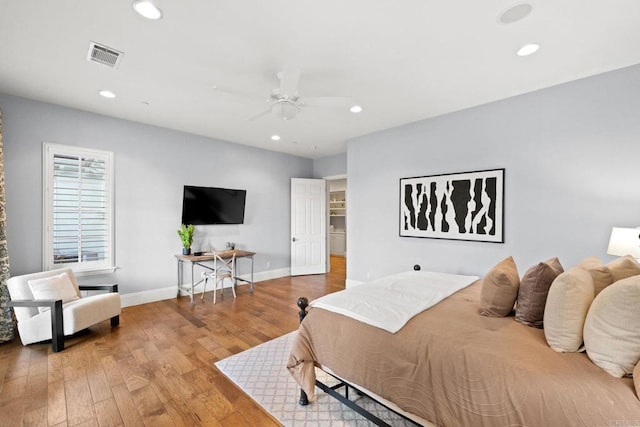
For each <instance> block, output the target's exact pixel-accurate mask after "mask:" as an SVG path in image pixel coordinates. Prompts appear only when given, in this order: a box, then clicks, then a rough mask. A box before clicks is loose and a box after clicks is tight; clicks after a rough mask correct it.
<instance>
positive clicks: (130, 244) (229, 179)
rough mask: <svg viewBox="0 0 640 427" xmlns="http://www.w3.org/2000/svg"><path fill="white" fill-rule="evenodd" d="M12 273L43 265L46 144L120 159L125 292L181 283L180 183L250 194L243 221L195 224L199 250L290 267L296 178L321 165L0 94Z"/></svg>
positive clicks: (119, 256) (119, 243) (118, 235)
mask: <svg viewBox="0 0 640 427" xmlns="http://www.w3.org/2000/svg"><path fill="white" fill-rule="evenodd" d="M0 109H2V112H3V142H4V156H5V157H4V161H5V177H6V201H7V235H8V245H9V257H10V262H11V274H12V275H16V274H22V273H27V272H34V271H39V270H41V268H42V143H43V142H44V141H46V142H55V143H60V144H66V145H76V146H82V147H89V148H98V149H103V150H110V151H113V152H114V154H115V156H114V157H115V159H114V162H115V210H116V217H115V249H116V250H115V253H116V264H117V265H118V267H119V270H118V271H117V272H116V273H115V274H114V275H112V276H111V277H109V279H110V280H116V281H117V282H118V283H119V285H120V290H121V292H122V293H124V294H126V293H130V292H138V291H144V290H151V289H158V288H164V287H169V286H174V285H175V280H176V279H175V278H176V261H175V258H174V254H176V253H179V252H180V251H181V248H182V246H181V243H180V239H179V238H178V235H177V234H176V230H177V228H178V227H179V225H180V215H181V210H182V187H183V185H185V184H188V185H201V186H212V187H227V188H239V189H246V190H247V204H246V211H245V224H243V225H227V226H213V225H211V226H197V227H196V235H195V239H194V245H193V249H194V250H198V249H200V248H202V249H209V248H210V247H213V248H216V249H221V248H224V245H225V242H226V241H234V242H236V243H237V247H238V248H246V249H249V250H253V251H255V252H257V255H256V257H255V271H256V272H266V271H273V270H279V269H287V268H289V264H290V259H289V258H290V246H289V237H288V236H289V233H290V229H289V222H290V207H289V205H290V203H289V200H290V178H291V177H300V178H310V177H311V176H312V174H313V162H312V161H311V160H310V159H304V158H300V157H294V156H289V155H284V154H280V153H275V152H271V151H265V150H260V149H256V148H252V147H247V146H243V145H238V144H233V143H229V142H225V141H220V140H214V139H209V138H205V137H201V136H196V135H191V134H186V133H181V132H177V131H172V130H168V129H163V128H159V127H154V126H147V125H143V124H139V123H133V122H129V121H125V120H120V119H114V118H111V117H106V116H101V115H97V114H91V113H87V112H82V111H78V110H72V109H69V108H65V107H61V106H56V105H51V104H45V103H41V102H36V101H32V100H27V99H23V98H16V97H12V96H8V95H2V94H0Z"/></svg>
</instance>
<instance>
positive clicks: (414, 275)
mask: <svg viewBox="0 0 640 427" xmlns="http://www.w3.org/2000/svg"><path fill="white" fill-rule="evenodd" d="M477 279H478V277H477V276H461V275H457V274H446V273H434V272H429V271H410V272H405V273H398V274H394V275H391V276H387V277H383V278H380V279H377V280H374V281H372V282H369V283H365V284H363V285H359V286H355V287H353V288H349V289H345V290H344V291H340V292H336V293H333V294H329V295H326V296H324V297H322V298H318V299H317V300H314V301H312V302H311V304H309V305H310V306H312V307H317V308H322V309H325V310H329V311H333V312H335V313H339V314H342V315H344V316H348V317H351V318H353V319H356V320H359V321H361V322H364V323H367V324H369V325H371V326H375V327H377V328H381V329H384V330H386V331H389V332H391V333H396V332H397V331H399V330H400V329H401V328H402V327H403V326H404V325H405V324H406V323H407V322H408V321H409V320H411V318H412V317H413V316H415V315H416V314H418V313H421V312H423V311H424V310H426V309H428V308H429V307H432V306H434V305H436V304H437V303H439V302H440V301H442V300H443V299H445V298H446V297H448V296H449V295H451V294H453V293H455V292H457V291H459V290H460V289H463V288H466V287H467V286H469V285H470V284H471V283H473V282H475V281H476V280H477Z"/></svg>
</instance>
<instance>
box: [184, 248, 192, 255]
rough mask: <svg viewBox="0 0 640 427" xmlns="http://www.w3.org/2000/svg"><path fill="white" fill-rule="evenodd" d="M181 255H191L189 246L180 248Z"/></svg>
mask: <svg viewBox="0 0 640 427" xmlns="http://www.w3.org/2000/svg"><path fill="white" fill-rule="evenodd" d="M182 255H191V248H182Z"/></svg>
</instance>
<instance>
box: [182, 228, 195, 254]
mask: <svg viewBox="0 0 640 427" xmlns="http://www.w3.org/2000/svg"><path fill="white" fill-rule="evenodd" d="M178 236H180V240H182V255H189V254H190V253H191V244H192V243H193V224H189V225H184V224H182V225H181V226H180V228H179V229H178Z"/></svg>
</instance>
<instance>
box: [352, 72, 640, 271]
mask: <svg viewBox="0 0 640 427" xmlns="http://www.w3.org/2000/svg"><path fill="white" fill-rule="evenodd" d="M347 154H348V184H347V186H348V187H347V189H348V194H349V204H348V208H347V230H348V231H349V235H348V238H349V250H348V257H347V276H348V279H349V280H351V281H365V280H367V279H368V277H371V278H376V277H379V276H381V275H384V274H389V273H394V272H398V271H404V270H407V269H410V268H411V266H412V265H413V264H415V263H420V264H421V265H422V266H423V269H428V270H434V271H444V272H452V273H469V274H477V275H483V274H484V273H485V272H486V271H487V270H488V269H489V268H490V267H491V266H492V265H494V264H496V263H497V262H498V261H500V260H501V259H502V258H504V257H506V256H508V255H513V256H514V258H515V260H516V263H517V265H518V268H519V270H520V273H521V274H522V273H524V271H526V269H527V268H528V267H529V266H531V265H532V264H534V263H536V262H538V261H541V260H543V259H547V258H550V257H553V256H558V257H559V258H560V261H561V262H562V264H563V265H564V266H565V267H570V266H572V265H574V264H575V263H576V262H578V261H579V260H580V259H581V258H583V257H586V256H590V255H596V256H599V257H600V258H601V259H603V260H609V259H612V257H610V256H608V255H606V250H607V244H608V239H609V234H610V232H611V227H613V226H623V227H636V226H640V167H639V164H640V163H639V162H640V66H635V67H630V68H627V69H623V70H619V71H615V72H611V73H607V74H602V75H599V76H596V77H592V78H589V79H584V80H580V81H577V82H573V83H569V84H565V85H561V86H557V87H553V88H550V89H545V90H540V91H537V92H534V93H530V94H526V95H523V96H518V97H514V98H510V99H507V100H504V101H499V102H495V103H491V104H488V105H484V106H480V107H477V108H472V109H468V110H465V111H461V112H456V113H452V114H448V115H445V116H441V117H438V118H434V119H431V120H425V121H422V122H417V123H413V124H410V125H407V126H403V127H399V128H395V129H390V130H386V131H383V132H379V133H375V134H372V135H368V136H364V137H360V138H357V139H354V140H351V141H349V143H348V150H347ZM491 168H506V176H505V187H506V190H505V191H506V195H505V243H504V244H496V243H479V242H461V241H448V240H433V239H417V238H400V237H399V236H398V234H399V230H398V222H399V221H398V215H399V208H398V203H399V201H398V198H399V179H400V178H402V177H412V176H424V175H434V174H439V173H449V172H466V171H474V170H482V169H491Z"/></svg>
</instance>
